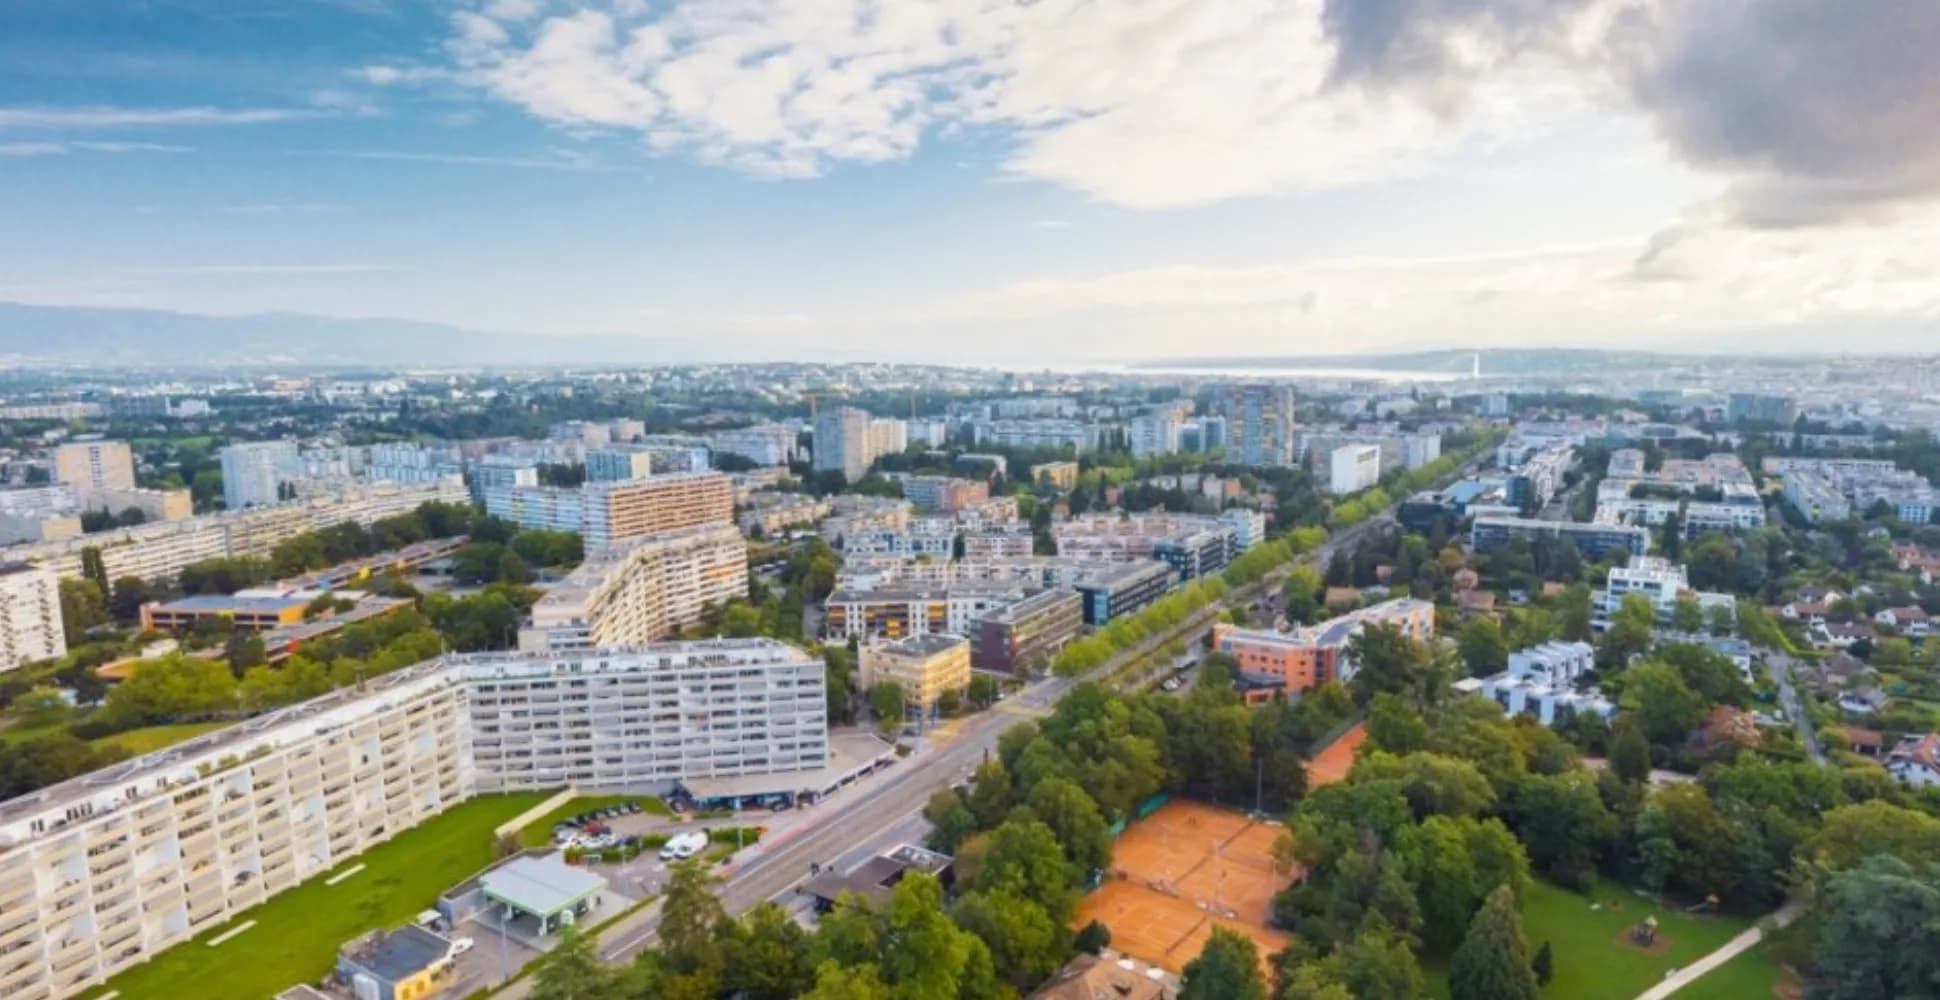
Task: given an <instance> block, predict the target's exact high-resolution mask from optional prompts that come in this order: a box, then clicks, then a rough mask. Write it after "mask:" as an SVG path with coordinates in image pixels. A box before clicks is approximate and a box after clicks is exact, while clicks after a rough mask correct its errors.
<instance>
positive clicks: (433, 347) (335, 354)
mask: <svg viewBox="0 0 1940 1000" xmlns="http://www.w3.org/2000/svg"><path fill="white" fill-rule="evenodd" d="M1869 333H1870V334H1871V335H1870V336H1865V335H1861V336H1855V337H1848V338H1841V340H1840V342H1839V346H1840V348H1841V350H1842V351H1843V352H1844V353H1879V354H1892V353H1898V354H1912V353H1914V352H1910V351H1905V350H1900V351H1897V352H1894V351H1891V350H1882V351H1867V350H1866V349H1865V347H1863V346H1861V345H1863V344H1865V343H1876V342H1880V341H1881V340H1882V338H1887V339H1888V340H1890V341H1892V342H1900V341H1902V340H1903V339H1906V338H1910V339H1912V340H1913V341H1914V342H1919V340H1920V339H1922V338H1921V336H1920V335H1917V334H1914V333H1912V332H1911V331H1907V330H1905V329H1904V328H1900V327H1892V328H1882V329H1879V330H1874V331H1869ZM1759 342H1760V341H1759V340H1758V335H1757V334H1756V333H1755V332H1751V331H1746V332H1744V333H1742V334H1739V333H1734V334H1727V335H1721V336H1718V337H1715V338H1710V343H1709V344H1707V345H1705V346H1706V347H1707V348H1709V349H1708V350H1705V351H1701V352H1693V351H1683V350H1668V351H1667V350H1655V349H1641V350H1635V349H1633V350H1613V349H1601V348H1573V347H1494V348H1492V347H1481V348H1476V347H1456V346H1447V347H1429V346H1426V345H1424V346H1423V347H1422V348H1421V349H1415V350H1394V349H1389V350H1374V351H1366V352H1358V353H1342V354H1304V355H1286V356H1275V355H1259V354H1207V355H1198V356H1173V357H1165V358H1096V359H1073V360H1072V361H1071V362H1070V363H1068V364H1066V365H1061V366H1060V367H1063V368H1066V369H1067V370H1068V369H1069V368H1071V367H1074V366H1082V365H1084V364H1086V363H1089V362H1095V363H1097V364H1098V365H1100V366H1101V367H1119V368H1129V369H1132V370H1140V369H1157V368H1164V367H1168V366H1182V367H1183V366H1190V367H1219V368H1232V369H1248V368H1260V369H1266V368H1317V369H1325V368H1364V369H1375V370H1385V371H1414V372H1432V373H1438V374H1455V375H1462V374H1467V373H1468V372H1469V371H1470V370H1471V368H1472V366H1473V365H1474V363H1475V359H1476V356H1477V354H1478V353H1479V354H1480V356H1481V359H1482V371H1483V374H1484V375H1544V374H1547V375H1569V374H1576V373H1581V374H1591V373H1605V374H1607V373H1609V372H1610V371H1612V370H1619V371H1631V370H1635V371H1643V370H1648V369H1651V368H1654V367H1657V366H1660V365H1662V364H1663V363H1664V362H1665V361H1667V360H1674V361H1676V362H1679V363H1684V364H1690V363H1697V362H1704V361H1722V360H1773V361H1778V360H1782V359H1784V358H1786V357H1805V356H1814V355H1805V354H1789V355H1788V354H1779V353H1773V352H1768V351H1748V350H1742V349H1734V348H1735V347H1736V346H1737V345H1739V344H1743V343H1759ZM1935 343H1940V340H1936V341H1935ZM785 353H786V356H783V355H782V354H781V353H778V352H776V351H775V350H773V349H772V348H768V347H762V346H757V345H748V344H734V343H724V342H723V341H722V340H720V339H719V338H714V337H677V336H624V335H583V336H545V335H527V334H517V333H498V332H485V331H479V330H471V329H467V328H464V327H460V326H456V325H452V324H446V323H433V322H424V321H419V320H407V319H396V318H389V317H357V318H347V317H332V316H319V315H311V314H304V313H261V314H254V315H244V316H218V315H209V314H200V313H185V312H176V311H170V310H163V309H131V308H109V307H94V306H45V305H26V304H20V303H9V302H0V359H5V360H8V361H11V362H15V363H24V364H50V365H61V364H80V365H94V366H103V367H161V366H167V367H177V366H183V365H193V366H207V367H261V366H275V365H300V366H315V367H364V366H370V365H400V366H414V365H424V366H464V367H504V366H529V365H546V364H550V365H633V364H683V363H704V362H736V361H742V362H745V361H813V360H868V359H869V358H870V357H871V355H869V354H868V353H867V352H865V351H858V350H854V349H850V350H838V351H834V352H832V351H830V350H827V349H825V348H824V346H823V345H817V344H809V343H803V344H800V345H791V346H790V347H789V348H788V349H787V350H786V352H785ZM1825 353H1831V352H1825ZM1815 356H1824V354H1823V353H1821V354H1818V355H1815ZM899 360H905V359H899ZM927 360H929V361H931V362H932V363H937V362H938V359H927ZM1008 360H1009V359H1003V358H992V359H989V361H987V362H984V363H985V364H988V365H990V366H993V367H1013V368H1019V369H1026V368H1030V367H1035V366H1032V365H1028V364H1026V365H1014V364H1008V363H1007V362H1008ZM959 363H965V364H976V363H978V362H976V361H974V360H960V362H959Z"/></svg>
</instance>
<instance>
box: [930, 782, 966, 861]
mask: <svg viewBox="0 0 1940 1000" xmlns="http://www.w3.org/2000/svg"><path fill="white" fill-rule="evenodd" d="M923 818H924V819H926V820H929V821H930V826H931V830H930V836H929V844H930V847H932V848H934V849H935V850H938V851H941V852H943V853H944V854H955V853H956V849H957V845H958V844H961V843H963V842H964V840H966V839H968V838H969V836H970V835H971V834H973V833H976V832H977V817H976V815H975V814H973V813H972V812H971V811H970V807H969V806H968V805H965V804H964V801H963V795H962V794H961V793H959V792H958V791H957V790H956V789H954V788H939V789H937V790H936V791H935V792H932V793H931V794H930V799H929V801H928V802H926V803H924V804H923Z"/></svg>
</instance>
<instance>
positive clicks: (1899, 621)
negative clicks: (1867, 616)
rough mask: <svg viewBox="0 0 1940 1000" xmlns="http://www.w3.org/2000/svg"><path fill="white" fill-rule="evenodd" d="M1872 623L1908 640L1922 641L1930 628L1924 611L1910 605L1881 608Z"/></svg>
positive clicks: (1928, 617) (1929, 621)
mask: <svg viewBox="0 0 1940 1000" xmlns="http://www.w3.org/2000/svg"><path fill="white" fill-rule="evenodd" d="M1873 621H1875V622H1878V623H1879V624H1881V625H1884V626H1886V627H1887V628H1890V629H1893V630H1894V631H1896V632H1898V633H1899V634H1901V635H1903V636H1906V637H1907V638H1909V639H1924V638H1926V637H1927V635H1928V632H1929V630H1930V629H1931V628H1932V621H1931V620H1930V616H1928V614H1927V613H1926V609H1925V608H1922V607H1920V606H1918V605H1912V604H1909V605H1907V606H1906V607H1903V608H1883V609H1881V610H1880V612H1879V614H1876V615H1874V616H1873Z"/></svg>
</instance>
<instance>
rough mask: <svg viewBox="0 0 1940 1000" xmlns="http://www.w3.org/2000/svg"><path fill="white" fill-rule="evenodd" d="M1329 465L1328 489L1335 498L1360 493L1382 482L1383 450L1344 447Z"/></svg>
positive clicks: (1371, 446) (1359, 445)
mask: <svg viewBox="0 0 1940 1000" xmlns="http://www.w3.org/2000/svg"><path fill="white" fill-rule="evenodd" d="M1328 465H1329V470H1330V473H1331V474H1330V475H1329V476H1328V479H1327V484H1328V489H1329V490H1331V491H1332V492H1333V494H1334V495H1335V496H1346V495H1347V494H1349V493H1359V492H1360V491H1362V490H1364V489H1367V488H1368V487H1370V486H1373V485H1374V484H1376V483H1378V482H1380V481H1381V449H1380V448H1379V447H1378V446H1375V445H1371V444H1349V445H1342V446H1341V447H1339V448H1335V449H1334V454H1333V458H1332V459H1331V460H1330V461H1329V463H1328Z"/></svg>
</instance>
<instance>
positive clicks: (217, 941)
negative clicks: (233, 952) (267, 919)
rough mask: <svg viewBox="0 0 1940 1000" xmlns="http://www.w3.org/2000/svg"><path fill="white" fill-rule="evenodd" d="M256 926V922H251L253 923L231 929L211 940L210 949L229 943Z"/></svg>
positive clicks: (249, 922)
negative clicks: (231, 939) (233, 938)
mask: <svg viewBox="0 0 1940 1000" xmlns="http://www.w3.org/2000/svg"><path fill="white" fill-rule="evenodd" d="M254 926H256V921H254V920H251V921H248V922H247V923H243V924H240V925H238V926H235V927H231V928H229V929H228V930H226V931H223V932H222V933H221V934H218V935H216V936H215V937H212V938H210V939H209V947H211V948H213V947H215V946H216V945H219V944H221V943H223V942H224V941H227V940H229V939H230V938H232V937H235V936H236V935H238V934H241V933H242V932H243V931H246V930H248V929H250V928H251V927H254Z"/></svg>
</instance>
